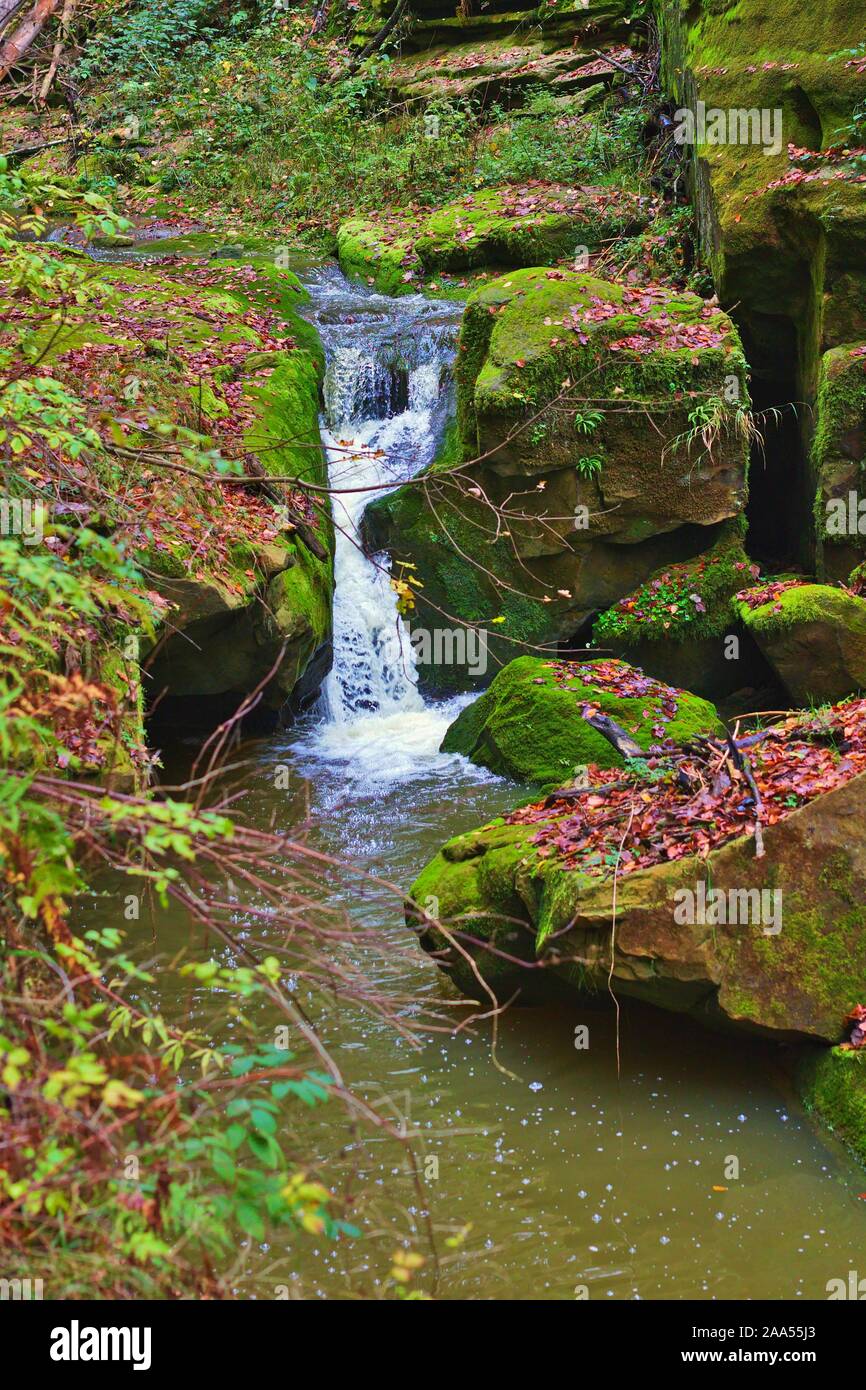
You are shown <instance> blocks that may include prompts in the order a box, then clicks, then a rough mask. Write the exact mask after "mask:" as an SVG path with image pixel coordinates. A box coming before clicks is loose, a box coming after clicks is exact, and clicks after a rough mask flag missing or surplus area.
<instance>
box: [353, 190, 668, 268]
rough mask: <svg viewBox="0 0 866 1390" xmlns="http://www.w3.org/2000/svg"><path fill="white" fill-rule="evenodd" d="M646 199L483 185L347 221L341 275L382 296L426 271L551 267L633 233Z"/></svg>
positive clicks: (607, 192) (628, 194)
mask: <svg viewBox="0 0 866 1390" xmlns="http://www.w3.org/2000/svg"><path fill="white" fill-rule="evenodd" d="M647 216H648V214H647V200H646V199H641V198H640V197H639V196H638V195H637V194H635V193H632V192H630V191H628V190H626V189H618V188H616V187H604V188H603V187H598V188H591V187H588V186H584V187H581V188H570V187H565V186H563V185H562V184H554V183H543V182H540V181H538V180H533V181H532V182H530V183H528V184H524V185H519V186H510V185H509V186H506V187H503V188H483V189H479V190H478V191H477V192H474V193H467V194H465V195H464V196H463V197H462V198H459V199H458V200H457V201H456V202H453V203H446V204H444V206H442V207H439V208H436V209H435V210H434V211H433V212H425V211H424V210H418V209H412V208H410V209H405V210H402V211H401V210H399V209H398V210H396V211H392V212H389V213H388V214H382V215H380V216H379V217H370V218H358V217H355V218H350V219H349V220H348V221H346V222H344V223H342V225H341V226H340V228H339V230H338V232H337V256H338V258H339V261H340V266H341V268H342V270H343V272H344V274H346V275H348V276H355V277H358V278H361V279H364V280H367V281H368V282H372V283H373V285H374V286H375V288H376V289H377V290H379V291H380V292H381V293H382V294H409V293H414V292H415V291H417V290H418V288H419V287H421V286H423V285H424V283H425V281H429V279H430V278H431V277H432V276H436V275H438V274H441V273H442V272H443V271H446V272H460V273H463V272H468V271H473V270H478V269H480V268H481V267H485V266H489V267H502V266H537V265H553V264H554V263H555V262H556V261H557V260H559V259H561V258H563V257H571V258H572V259H573V258H574V257H575V255H576V253H577V251H578V248H586V250H587V251H588V252H592V251H596V250H598V248H599V247H600V246H601V244H602V243H603V242H604V241H606V240H609V239H610V238H612V237H615V236H617V235H621V234H624V233H631V232H636V231H639V230H640V229H641V228H642V227H644V226H645V225H646V222H647Z"/></svg>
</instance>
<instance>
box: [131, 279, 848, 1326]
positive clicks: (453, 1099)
mask: <svg viewBox="0 0 866 1390" xmlns="http://www.w3.org/2000/svg"><path fill="white" fill-rule="evenodd" d="M308 282H309V285H310V289H311V291H312V295H313V308H312V309H311V310H310V316H311V317H312V318H313V319H314V320H315V322H316V324H317V326H318V328H319V331H320V333H321V335H322V338H323V341H324V343H325V348H326V352H327V358H328V371H327V381H326V410H325V415H324V418H323V439H324V442H325V445H326V448H327V450H328V456H329V463H330V472H331V481H332V484H334V485H335V486H336V487H341V486H342V487H346V488H351V487H355V488H360V487H363V488H365V489H371V491H358V492H345V493H342V494H338V495H337V496H335V499H334V514H335V522H336V525H337V528H338V542H337V556H336V581H337V588H336V598H335V617H334V627H335V659H334V667H333V670H332V672H331V674H330V676H329V677H328V680H327V683H326V686H325V689H324V691H323V693H322V697H321V699H320V702H319V705H318V706H317V707H316V708H315V709H314V710H313V711H312V712H311V713H310V714H309V715H307V716H305V718H304V720H303V721H302V722H300V723H299V724H298V725H296V726H295V727H294V728H293V729H291V730H289V731H283V732H281V733H278V734H275V735H272V736H268V737H266V738H260V739H256V740H254V741H250V742H248V743H247V744H245V746H244V753H245V755H246V757H247V758H248V759H250V760H251V769H252V770H251V774H250V789H251V790H250V798H249V802H248V803H247V804H246V810H247V814H248V816H249V817H250V818H251V819H252V820H253V821H254V822H258V823H260V824H262V825H265V824H270V823H271V822H272V821H273V823H274V824H275V825H276V826H277V827H278V828H279V829H281V830H285V831H287V832H288V831H292V830H293V828H295V827H298V826H301V825H304V826H306V827H307V831H306V833H307V840H308V843H309V844H311V845H312V846H313V847H314V848H316V849H321V850H323V851H326V852H327V853H329V854H334V855H338V856H340V857H341V858H342V859H344V860H347V861H349V862H350V863H351V864H352V865H353V866H355V867H356V868H362V869H364V870H368V871H370V872H371V873H373V874H380V875H382V876H384V877H385V878H387V879H389V880H391V882H393V883H396V884H399V885H402V886H404V887H408V885H409V884H410V883H411V882H412V879H413V877H414V875H415V873H416V872H417V871H418V869H419V868H420V867H421V866H422V865H423V864H424V863H425V861H426V860H427V859H429V858H430V857H431V856H432V855H433V854H434V853H435V851H436V850H437V849H438V848H439V846H440V845H441V844H442V842H443V841H444V840H445V839H446V838H448V837H449V836H451V835H452V834H455V833H458V832H459V831H461V830H466V829H469V828H471V827H473V826H476V825H478V824H480V823H482V822H484V821H485V820H487V819H489V818H491V817H492V816H494V815H496V814H498V813H500V812H501V811H503V810H504V809H506V808H509V807H510V806H512V805H513V804H514V803H515V801H516V800H517V799H518V797H519V796H520V794H521V792H520V789H518V788H516V787H514V786H513V785H510V784H508V783H505V782H503V781H502V780H500V779H496V778H493V777H492V776H490V775H488V774H485V773H483V772H481V771H480V770H478V769H476V768H473V767H471V766H470V765H469V764H468V763H466V762H465V761H464V760H463V759H461V758H459V757H456V756H444V755H440V754H439V753H438V747H439V743H440V741H441V738H442V736H443V734H444V732H445V729H446V728H447V726H448V724H449V723H450V722H451V720H452V719H453V718H454V717H455V714H456V712H457V711H458V710H459V708H461V706H462V704H463V703H465V700H466V698H467V697H458V698H457V699H454V700H450V701H445V702H439V703H430V702H428V701H426V700H425V699H424V697H423V696H422V695H421V694H420V693H419V691H418V688H417V672H416V670H415V666H414V660H413V653H412V650H411V647H410V645H409V644H408V642H407V641H406V635H405V633H404V632H402V631H401V626H402V625H401V624H400V623H399V620H398V617H397V611H396V600H395V596H394V594H393V592H392V591H391V589H390V586H389V583H388V575H387V566H386V563H385V562H384V561H380V562H379V563H378V564H377V563H375V562H372V561H370V560H368V559H367V558H365V557H364V555H363V554H362V553H361V551H360V549H359V547H358V546H357V544H356V543H355V542H356V540H357V530H358V525H359V522H360V518H361V514H362V512H363V508H364V506H365V505H366V503H367V502H368V501H369V500H370V498H371V496H373V495H374V493H375V490H376V489H379V488H383V487H386V486H388V485H389V484H392V483H393V482H395V481H399V480H401V479H404V478H406V477H408V476H409V475H411V474H412V473H414V472H416V471H417V470H418V469H419V468H421V467H423V466H424V464H425V463H427V462H428V461H429V460H430V458H431V457H432V455H433V452H434V449H435V446H436V442H437V439H438V437H439V435H440V433H441V429H442V427H443V424H444V422H445V420H446V418H447V415H448V412H449V410H450V409H451V408H452V394H453V393H452V388H451V383H450V372H449V367H450V361H451V358H452V356H453V353H454V342H455V335H456V330H457V326H458V323H459V316H460V306H455V305H452V304H447V303H435V302H431V301H430V300H425V299H422V298H420V297H416V296H409V297H407V298H403V299H399V300H389V299H387V298H384V297H383V296H380V295H377V294H374V293H372V292H370V291H367V290H366V289H364V288H363V287H356V286H349V285H348V284H347V283H346V281H345V280H344V279H343V278H342V276H341V275H340V273H339V272H338V271H337V270H336V269H335V268H333V267H322V268H320V269H316V270H313V271H311V272H309V274H308ZM173 756H177V754H176V753H174V754H173V753H172V751H171V750H167V751H166V762H167V764H168V765H169V766H170V764H171V759H172V757H173ZM277 764H280V765H285V766H287V767H288V768H289V770H290V775H289V787H288V790H286V789H284V788H283V789H280V790H277V789H275V786H274V775H273V772H274V767H275V765H277ZM321 892H322V894H323V895H328V896H329V897H330V898H331V899H332V900H333V898H334V896H335V895H336V897H338V898H340V897H341V898H342V900H343V902H344V903H345V906H346V908H347V910H348V911H349V912H350V913H351V914H352V915H353V916H354V917H355V918H356V919H357V920H359V921H369V922H375V923H377V924H378V925H382V924H384V925H385V928H386V930H387V932H388V933H389V934H390V936H391V937H392V939H393V941H394V944H395V963H394V966H393V968H392V969H391V970H390V971H389V972H388V973H387V975H385V976H383V981H384V983H385V984H386V985H387V988H388V989H389V990H393V991H394V994H395V995H413V996H416V997H420V998H428V999H438V998H440V997H441V992H442V985H441V983H440V980H439V977H438V972H437V971H436V969H435V968H434V966H433V965H432V964H431V963H430V961H429V960H427V958H426V957H425V956H424V955H423V953H421V952H420V950H419V951H414V950H410V949H407V946H408V945H410V944H411V943H410V942H407V936H408V933H407V931H406V928H405V926H404V924H403V921H402V916H401V913H400V910H399V902H397V901H396V899H395V898H394V897H393V896H392V895H390V894H388V893H386V892H385V891H384V890H382V891H379V890H377V889H376V888H375V887H373V886H371V887H370V888H369V890H368V891H365V892H364V893H363V894H362V893H359V891H358V888H357V879H356V878H350V877H349V876H347V880H346V882H345V883H344V884H342V885H340V884H337V885H336V886H335V884H334V883H333V881H331V882H329V883H327V884H326V883H325V882H323V883H322V885H321ZM238 921H239V930H241V931H242V930H243V910H242V908H241V909H240V910H239V913H238ZM190 932H191V928H190V924H189V923H188V921H186V920H185V919H183V918H182V917H181V916H180V915H179V914H176V913H175V914H173V913H172V911H171V910H170V909H169V910H167V911H164V912H163V911H160V912H159V917H158V947H159V949H160V951H163V952H169V953H170V952H173V951H174V950H176V949H180V948H181V947H183V946H185V945H186V944H188V942H189V940H190ZM160 1004H161V1007H162V1010H163V1013H164V1015H165V1016H166V1018H167V1019H169V1021H172V1020H173V1019H174V1018H182V1019H183V1021H184V1022H188V1021H190V1020H192V1021H201V1019H202V1018H203V1017H206V1016H208V1012H209V1010H211V1011H212V1009H213V1003H212V999H211V997H210V996H209V995H208V994H206V992H205V991H202V992H201V993H200V994H199V993H198V992H197V991H196V990H194V989H193V990H192V993H190V987H189V986H188V985H186V986H184V992H183V993H182V994H181V993H180V992H178V994H177V996H176V997H175V998H172V997H171V996H169V997H168V998H165V997H161V998H160ZM581 1024H585V1025H587V1026H588V1028H589V1047H588V1048H586V1049H578V1047H576V1045H575V1029H576V1028H577V1027H578V1025H581ZM229 1026H230V1025H229ZM615 1029H616V1024H615V1018H614V1014H613V1012H612V1011H611V1010H610V1009H608V1008H607V1007H604V1006H601V1005H600V1006H598V1007H596V1008H592V1009H590V1008H588V1007H587V1006H585V1005H583V1004H581V1003H580V1002H578V1001H577V1000H573V1001H565V1002H560V1003H552V1004H550V1005H547V1006H545V1007H544V1008H543V1009H542V1008H535V1009H512V1010H510V1011H509V1012H508V1013H507V1014H506V1016H505V1018H504V1019H503V1020H502V1022H501V1025H500V1037H499V1041H498V1048H497V1057H498V1061H499V1064H500V1066H499V1067H498V1066H497V1065H496V1064H495V1060H494V1057H493V1055H492V1050H491V1038H490V1034H489V1032H488V1031H487V1030H486V1027H485V1026H481V1027H478V1028H477V1029H476V1030H475V1031H474V1033H472V1034H471V1035H470V1034H465V1033H459V1034H457V1035H450V1034H438V1035H434V1036H433V1037H432V1038H431V1040H430V1041H429V1042H427V1043H426V1044H425V1045H424V1046H423V1048H422V1049H421V1050H420V1051H418V1050H415V1049H413V1048H412V1047H411V1046H410V1045H409V1043H408V1042H406V1041H405V1040H403V1039H401V1038H400V1037H398V1036H395V1034H394V1033H393V1032H392V1031H391V1030H390V1029H387V1028H386V1027H385V1026H384V1025H383V1024H381V1023H379V1022H378V1021H376V1020H374V1019H371V1018H370V1017H368V1016H365V1015H362V1014H361V1013H360V1012H357V1013H356V1012H354V1011H353V1010H351V1009H346V1008H343V1009H341V1010H339V1011H336V1012H333V1013H330V1014H328V1015H327V1016H326V1017H325V1019H324V1020H323V1023H322V1030H321V1031H322V1035H323V1038H324V1041H325V1042H326V1044H327V1045H328V1047H329V1048H330V1049H331V1050H332V1052H333V1055H334V1057H335V1059H336V1061H337V1063H338V1065H339V1066H340V1067H341V1069H342V1070H343V1072H344V1075H345V1076H346V1078H347V1080H348V1081H350V1082H351V1083H352V1084H353V1085H354V1086H355V1088H356V1089H357V1090H358V1092H359V1093H360V1094H363V1095H365V1096H367V1097H368V1098H369V1099H371V1100H373V1101H374V1102H376V1103H377V1104H379V1105H382V1106H384V1108H385V1109H386V1110H389V1111H390V1113H391V1114H392V1115H399V1117H401V1118H402V1120H403V1122H404V1124H405V1127H406V1129H407V1130H408V1131H409V1133H410V1134H411V1135H412V1137H413V1147H414V1148H415V1151H416V1153H417V1155H418V1158H419V1163H420V1164H421V1166H422V1168H424V1167H425V1166H426V1167H427V1168H428V1170H429V1173H430V1176H429V1178H428V1181H427V1183H426V1192H427V1200H428V1201H429V1207H430V1213H431V1216H432V1221H433V1224H434V1226H435V1229H436V1233H437V1238H438V1243H439V1245H440V1248H441V1249H442V1253H443V1263H442V1277H441V1283H440V1286H439V1290H438V1295H437V1296H438V1297H440V1298H461V1299H491V1298H496V1299H509V1298H511V1299H530V1298H537V1299H545V1300H546V1299H573V1298H582V1297H587V1296H588V1297H589V1298H590V1299H632V1298H641V1299H686V1298H701V1299H736V1298H770V1299H794V1298H803V1299H823V1298H826V1291H825V1286H826V1283H827V1280H828V1279H831V1278H836V1277H842V1278H846V1277H847V1273H848V1271H849V1270H850V1269H856V1268H857V1267H858V1259H860V1258H861V1256H862V1247H863V1242H864V1236H866V1200H863V1198H862V1197H861V1196H860V1194H861V1192H862V1191H863V1189H866V1175H864V1174H863V1172H862V1170H860V1169H859V1168H858V1167H857V1166H856V1165H855V1164H854V1163H853V1162H852V1161H851V1160H850V1159H849V1158H848V1157H847V1156H846V1155H845V1153H844V1152H843V1151H842V1150H841V1148H838V1147H836V1146H834V1145H832V1141H825V1140H823V1139H820V1138H819V1137H818V1136H817V1134H816V1132H815V1130H814V1128H813V1126H812V1124H811V1122H810V1120H809V1119H808V1117H807V1116H806V1115H805V1114H804V1113H803V1112H802V1110H801V1109H800V1107H799V1106H798V1103H797V1102H796V1099H795V1097H794V1095H793V1093H792V1091H791V1088H790V1086H789V1083H788V1081H787V1079H786V1076H785V1073H784V1071H783V1069H782V1067H781V1065H780V1062H779V1052H778V1049H776V1048H773V1047H770V1046H769V1045H767V1044H764V1043H761V1042H751V1041H750V1042H745V1041H742V1040H740V1039H733V1040H732V1039H731V1038H729V1037H727V1036H722V1035H715V1034H712V1033H709V1032H705V1031H698V1030H697V1029H696V1028H695V1027H693V1026H692V1025H690V1024H689V1023H688V1022H686V1021H684V1020H683V1019H681V1018H678V1017H675V1016H672V1015H667V1014H664V1013H662V1012H659V1011H651V1010H646V1009H641V1008H637V1007H624V1009H623V1014H622V1020H621V1037H620V1045H621V1055H622V1062H621V1072H620V1074H619V1075H618V1074H617V1060H616V1032H615ZM223 1040H225V1039H223ZM509 1073H511V1074H509ZM297 1108H298V1107H296V1109H297ZM292 1123H293V1124H294V1125H296V1126H297V1127H298V1128H296V1130H295V1131H294V1137H295V1138H297V1134H298V1132H299V1130H300V1132H301V1133H302V1134H303V1136H304V1142H305V1144H306V1145H307V1148H308V1151H309V1152H311V1153H312V1154H313V1155H314V1157H315V1158H316V1160H317V1161H321V1163H322V1166H323V1170H324V1171H325V1172H327V1173H328V1174H329V1176H332V1175H333V1172H334V1170H335V1168H336V1169H339V1167H340V1165H341V1164H343V1163H346V1162H349V1161H350V1160H351V1158H352V1155H351V1154H350V1153H348V1151H347V1150H346V1149H345V1148H344V1145H346V1143H347V1135H346V1129H345V1126H344V1125H343V1124H342V1123H341V1116H340V1114H339V1113H338V1112H337V1109H336V1107H335V1106H330V1107H329V1106H325V1107H322V1108H321V1109H319V1110H316V1111H310V1112H309V1113H305V1114H303V1115H301V1116H300V1117H298V1116H297V1115H293V1117H292ZM355 1158H358V1155H355ZM433 1159H435V1160H437V1162H436V1163H432V1162H430V1160H433ZM360 1167H361V1169H362V1173H361V1177H360V1187H359V1192H360V1194H362V1200H361V1201H360V1202H359V1211H360V1216H359V1218H358V1220H359V1225H361V1227H362V1236H361V1238H360V1239H358V1240H355V1241H349V1242H346V1241H341V1242H339V1243H338V1244H337V1245H331V1244H328V1243H327V1242H324V1241H321V1240H319V1239H318V1238H315V1237H303V1238H302V1239H300V1240H290V1239H289V1238H287V1237H281V1238H280V1239H281V1242H282V1243H281V1244H280V1246H279V1247H277V1246H276V1245H272V1246H270V1247H269V1248H266V1249H262V1248H259V1247H256V1246H254V1245H249V1244H247V1246H246V1247H245V1248H244V1250H243V1251H242V1253H241V1259H240V1261H239V1264H238V1268H237V1279H236V1283H237V1291H238V1295H239V1296H242V1297H250V1296H256V1297H274V1292H273V1290H274V1288H276V1287H277V1286H284V1287H288V1289H289V1290H290V1296H297V1297H306V1298H310V1297H341V1296H349V1295H351V1294H357V1293H359V1292H361V1293H362V1294H365V1295H366V1296H372V1297H376V1296H378V1295H381V1294H382V1292H383V1281H384V1279H385V1278H386V1276H387V1272H388V1267H389V1261H390V1256H391V1255H392V1254H393V1251H394V1250H395V1248H397V1244H398V1240H402V1239H405V1240H406V1241H407V1242H409V1243H410V1244H411V1245H412V1247H413V1248H415V1249H418V1250H419V1251H421V1253H424V1250H425V1246H424V1240H423V1235H422V1234H421V1232H422V1227H423V1223H422V1220H421V1217H422V1213H421V1212H420V1210H419V1207H418V1197H417V1193H416V1192H415V1189H414V1188H413V1185H412V1180H411V1176H410V1174H409V1173H408V1171H407V1170H406V1164H405V1158H404V1154H403V1150H402V1146H401V1145H400V1144H398V1143H396V1142H395V1141H393V1140H389V1139H387V1138H381V1137H379V1136H378V1135H376V1134H374V1135H373V1136H372V1137H369V1138H368V1139H367V1140H365V1141H364V1149H363V1155H362V1156H361V1159H360ZM470 1225H471V1229H470V1230H469V1231H468V1233H466V1235H465V1238H464V1239H463V1242H462V1244H461V1245H460V1246H459V1248H457V1249H455V1250H453V1251H450V1252H449V1249H448V1247H447V1246H445V1244H444V1242H445V1240H446V1239H447V1238H448V1237H449V1236H450V1235H452V1234H453V1233H455V1232H458V1231H461V1230H462V1229H463V1228H465V1227H467V1226H470Z"/></svg>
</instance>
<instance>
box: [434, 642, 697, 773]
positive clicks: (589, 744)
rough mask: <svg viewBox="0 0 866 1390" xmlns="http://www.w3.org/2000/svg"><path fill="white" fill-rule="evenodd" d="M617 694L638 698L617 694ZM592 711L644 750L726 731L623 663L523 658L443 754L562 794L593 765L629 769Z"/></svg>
mask: <svg viewBox="0 0 866 1390" xmlns="http://www.w3.org/2000/svg"><path fill="white" fill-rule="evenodd" d="M617 688H619V689H622V690H628V689H630V688H631V689H633V690H634V693H633V694H620V693H616V692H617ZM584 703H588V704H592V705H593V706H595V707H596V708H597V709H599V710H600V711H601V712H602V713H603V714H608V715H610V716H611V717H612V718H614V719H615V720H616V721H617V723H619V724H621V725H622V726H623V728H625V729H626V730H627V731H628V732H629V733H630V734H631V735H632V737H633V738H634V739H635V740H636V741H637V743H638V744H640V746H641V748H643V749H648V748H649V747H650V746H651V745H652V744H653V743H658V742H661V741H662V740H663V739H665V738H672V739H674V740H675V741H677V742H687V741H688V740H689V739H691V738H693V737H694V736H695V735H696V734H698V733H710V732H720V731H721V725H720V723H719V720H718V716H717V715H716V711H715V710H714V708H713V706H712V705H711V704H709V702H708V701H706V700H700V699H698V698H697V696H694V695H690V694H688V693H687V692H684V691H679V690H677V691H675V690H672V689H671V688H670V687H668V686H662V685H660V684H659V683H658V682H656V681H652V680H648V679H646V678H645V677H642V675H641V673H640V672H639V671H633V670H632V668H630V667H628V666H627V665H625V663H623V662H597V663H593V662H581V663H577V662H572V663H561V662H557V663H551V662H545V661H542V660H540V659H538V658H536V657H519V658H518V659H517V660H516V661H512V662H511V663H510V664H509V665H508V666H506V667H505V668H504V669H503V670H502V671H500V672H499V674H498V675H497V676H496V678H495V679H494V681H493V684H492V685H491V687H490V689H489V690H488V691H486V693H485V694H484V695H482V696H481V697H480V698H479V699H478V700H476V701H474V703H473V704H471V705H469V706H467V708H466V709H465V710H463V711H462V713H461V714H460V715H459V716H458V718H457V719H456V720H455V722H454V723H453V724H452V725H451V727H450V729H449V730H448V732H447V733H446V735H445V739H444V741H443V743H442V751H443V752H447V753H463V754H464V755H465V756H466V757H468V758H471V760H472V761H473V762H475V763H478V764H479V765H480V766H482V767H488V768H490V769H491V771H493V772H498V773H501V774H503V775H505V776H509V777H515V778H517V779H518V780H519V781H526V782H536V783H540V784H542V785H543V786H550V787H553V786H561V785H562V784H563V783H564V782H567V781H568V780H570V779H571V778H572V777H573V776H574V774H575V772H576V771H577V770H578V768H582V767H585V766H587V765H588V764H590V763H595V764H596V765H597V766H599V767H622V766H623V759H622V758H621V757H620V755H619V754H618V753H617V752H616V750H615V749H614V748H613V747H612V745H611V744H610V743H609V742H608V741H607V739H605V738H603V737H602V736H601V734H599V733H597V732H596V730H595V729H593V728H592V727H591V726H590V725H589V724H587V722H586V720H585V719H584V718H583V715H582V713H581V708H582V706H583V704H584Z"/></svg>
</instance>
